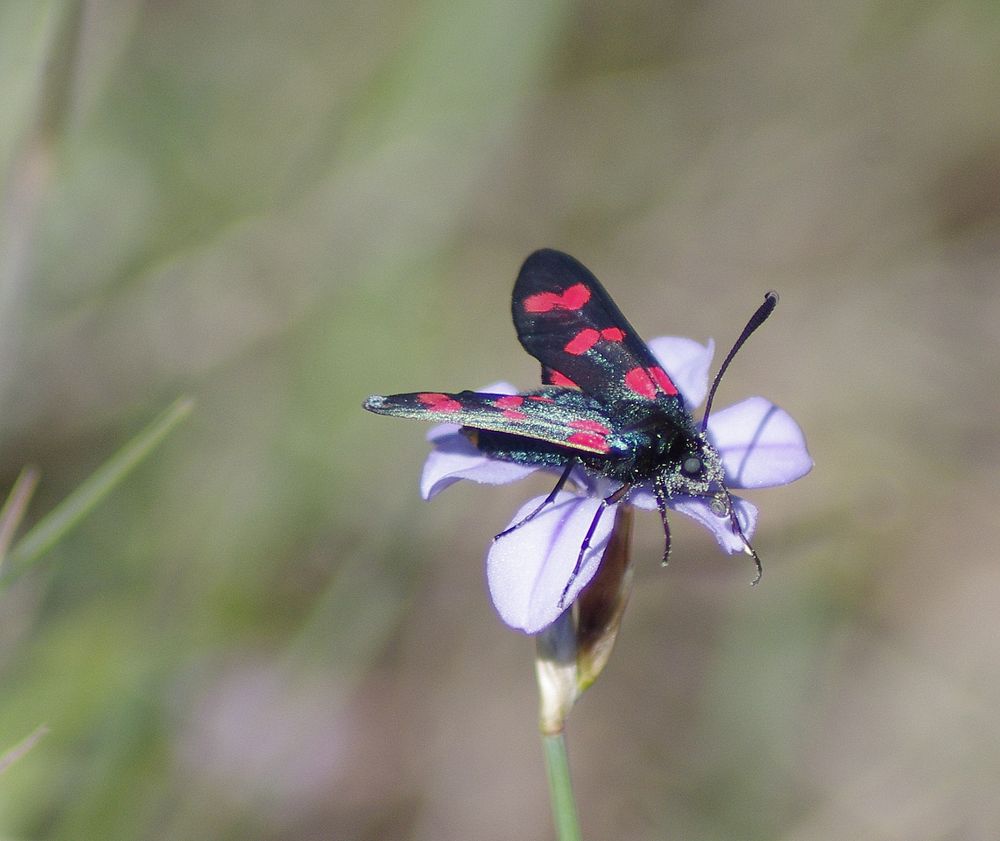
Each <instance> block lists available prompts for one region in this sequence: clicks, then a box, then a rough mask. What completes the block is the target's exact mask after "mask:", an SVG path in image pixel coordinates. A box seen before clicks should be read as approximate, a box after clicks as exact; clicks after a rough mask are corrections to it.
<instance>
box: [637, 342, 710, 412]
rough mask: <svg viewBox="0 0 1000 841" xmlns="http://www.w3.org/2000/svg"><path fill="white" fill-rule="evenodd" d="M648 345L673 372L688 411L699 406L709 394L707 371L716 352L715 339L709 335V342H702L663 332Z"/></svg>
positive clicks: (672, 377) (672, 374)
mask: <svg viewBox="0 0 1000 841" xmlns="http://www.w3.org/2000/svg"><path fill="white" fill-rule="evenodd" d="M649 349H650V350H651V351H653V356H655V357H656V359H657V360H658V361H659V363H660V365H662V366H663V370H664V371H666V372H667V373H668V374H670V379H672V380H673V381H674V385H675V386H677V390H678V391H680V393H681V394H682V395H683V397H684V402H685V403H686V404H687V408H688V411H690V410H691V409H694V408H695V407H696V406H699V405H700V404H701V402H702V401H703V400H704V399H705V395H706V394H708V372H709V368H710V367H711V365H712V357H713V356H714V355H715V342H714V341H712V340H711V339H709V340H708V344H707V345H702V344H699V343H698V342H696V341H695V340H694V339H685V338H682V337H680V336H661V337H659V338H658V339H653V340H652V341H651V342H650V343H649Z"/></svg>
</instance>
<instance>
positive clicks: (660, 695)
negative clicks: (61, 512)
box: [0, 0, 1000, 841]
mask: <svg viewBox="0 0 1000 841" xmlns="http://www.w3.org/2000/svg"><path fill="white" fill-rule="evenodd" d="M0 81H2V94H0V163H2V165H3V169H2V170H0V173H2V177H3V182H2V202H3V204H2V213H3V216H2V220H0V221H2V226H3V227H2V230H0V354H2V364H0V397H2V401H0V406H2V409H3V411H2V415H0V416H2V419H3V424H2V436H3V437H2V447H0V453H2V471H3V473H2V479H3V482H4V484H3V489H4V490H3V492H4V493H6V488H9V487H10V485H11V484H12V483H13V481H14V478H15V477H16V475H17V472H18V471H19V470H20V468H21V467H22V466H23V465H25V464H34V465H37V467H38V468H39V469H40V471H41V474H42V484H41V485H40V487H39V490H38V492H37V494H36V498H35V500H34V501H33V503H32V506H31V509H30V514H29V523H30V521H33V520H35V519H37V517H38V516H40V515H42V514H44V513H45V512H46V511H48V510H50V509H51V508H52V507H53V506H54V505H55V504H56V503H57V502H58V501H59V500H60V499H62V498H63V497H65V495H66V494H67V493H69V492H70V491H71V490H72V489H73V488H74V487H76V486H77V485H79V483H80V482H81V481H82V480H83V479H84V478H85V477H86V476H87V475H88V474H89V473H90V472H91V471H92V470H93V469H95V468H96V467H97V466H98V465H100V464H101V463H102V462H103V461H104V460H105V459H107V458H108V457H109V456H110V455H111V454H112V453H113V452H114V451H115V450H116V449H117V448H118V447H119V446H120V445H121V444H122V443H123V442H124V441H126V440H128V438H129V437H131V436H132V435H134V434H135V433H136V431H137V430H139V429H140V428H141V427H142V426H143V425H144V424H145V423H147V422H148V421H149V420H150V419H151V418H152V417H153V416H155V415H156V414H157V413H158V412H159V411H160V410H161V409H162V408H163V407H164V406H165V405H167V404H168V403H169V402H170V401H172V400H173V399H174V398H175V397H176V396H177V395H179V394H190V395H192V396H194V397H195V399H196V401H197V406H196V409H195V411H194V413H193V415H192V416H191V418H190V419H189V420H188V421H187V422H186V423H185V424H184V425H182V426H181V428H180V429H179V430H178V431H177V432H175V433H174V434H173V435H172V436H171V438H170V439H169V440H168V441H167V442H166V444H165V445H164V446H163V447H161V448H160V449H159V450H157V452H156V453H154V455H153V457H152V458H151V459H150V460H149V461H148V462H147V463H145V464H144V465H143V466H142V467H140V468H139V470H138V471H137V472H136V473H135V474H134V475H132V476H131V477H130V478H129V479H128V481H127V482H126V483H125V484H124V485H123V486H122V487H120V488H119V489H118V490H117V491H116V492H115V493H114V494H112V495H111V497H110V498H109V499H108V500H107V501H106V502H105V503H104V504H103V505H102V506H101V507H100V508H99V509H98V510H97V511H96V512H95V513H94V514H93V515H92V516H91V517H90V518H89V519H88V520H87V521H86V522H85V523H84V524H83V525H82V526H81V527H80V528H79V529H77V530H76V531H74V532H73V533H72V534H71V535H70V536H69V537H68V538H67V539H66V540H65V541H63V542H62V543H61V544H60V545H59V546H58V547H57V548H56V549H55V550H54V551H53V552H51V553H50V554H49V555H48V556H46V557H45V558H44V559H43V560H42V562H41V563H40V564H38V565H37V567H36V568H35V569H33V570H32V571H31V573H30V574H28V575H26V576H23V577H21V578H20V579H19V580H18V581H17V582H16V583H15V584H14V586H12V587H9V588H8V589H6V590H4V591H3V592H2V594H0V675H2V689H0V750H3V749H6V748H7V747H9V746H11V745H14V744H16V743H17V742H18V741H20V740H21V739H22V738H24V737H25V736H26V735H27V734H28V733H30V732H32V731H33V730H34V729H35V728H36V727H38V726H39V725H41V724H45V725H47V726H48V728H49V732H48V734H47V735H46V736H44V738H42V739H41V741H40V742H39V743H38V744H37V746H36V747H35V748H34V749H33V750H32V751H30V752H29V753H28V754H27V755H26V756H24V757H22V758H21V759H20V760H19V761H18V762H17V763H15V764H14V765H12V766H11V767H9V768H8V769H7V770H6V771H5V772H4V773H3V775H2V776H0V838H4V839H8V838H9V839H35V838H38V839H41V838H45V839H67V841H69V839H73V840H74V841H86V840H87V839H109V838H115V839H321V838H322V839H373V840H374V839H414V841H425V840H427V841H429V839H477V841H493V839H497V841H500V839H511V838H518V839H548V838H550V837H551V836H552V830H551V824H550V817H549V811H548V809H549V807H548V800H547V794H546V790H545V783H544V774H543V767H542V760H541V751H540V748H539V745H538V739H537V732H536V723H535V721H536V699H535V691H534V684H533V673H532V655H533V645H532V643H531V641H530V640H529V639H527V638H525V637H523V636H521V635H519V634H517V633H514V632H511V631H509V630H508V629H506V628H505V627H504V626H503V625H502V624H501V623H500V621H499V620H498V619H497V618H496V617H495V615H494V614H493V612H492V609H491V607H490V605H489V600H488V596H487V594H486V591H485V586H484V581H483V575H484V574H483V563H482V559H483V555H484V552H485V548H486V546H487V543H488V541H489V539H490V537H491V536H492V535H493V534H494V533H495V532H496V531H497V530H499V529H500V528H502V527H503V526H504V525H505V524H506V523H507V521H508V519H509V517H510V516H511V514H512V512H513V511H514V510H515V508H516V507H517V505H518V504H519V503H520V502H522V501H523V500H524V499H525V498H526V497H527V496H528V495H529V494H533V493H539V492H541V491H542V490H543V489H545V488H546V487H547V484H548V480H546V479H544V478H538V479H537V480H535V481H534V482H530V483H523V484H521V485H519V486H513V487H507V488H502V489H492V488H482V487H476V486H472V485H470V486H468V487H457V488H455V489H452V490H449V491H448V492H447V493H446V494H444V495H443V496H441V497H440V498H438V499H436V500H434V502H433V503H431V504H427V503H424V502H422V501H421V500H420V499H419V497H418V493H417V481H418V476H419V470H420V465H421V462H422V459H423V457H424V455H425V453H426V451H427V446H426V444H425V443H424V440H423V434H424V432H425V429H424V428H423V427H421V426H420V425H418V424H414V423H404V422H397V421H390V420H387V419H384V418H377V417H374V416H372V415H367V414H366V413H364V412H362V411H361V409H360V403H361V400H362V399H363V398H364V397H365V396H366V395H367V394H368V393H370V392H383V393H387V392H392V391H408V390H413V389H422V388H426V389H441V390H458V389H460V388H464V387H475V386H479V385H483V384H485V383H487V382H490V381H493V380H496V379H500V378H505V379H509V380H512V381H513V382H516V383H518V384H520V385H522V386H524V387H528V386H531V385H532V384H533V383H535V382H537V366H536V364H535V363H534V362H533V361H532V360H531V359H530V358H529V357H527V355H526V354H524V352H523V351H522V350H521V349H520V347H519V346H518V344H517V342H516V340H515V338H514V333H513V328H512V326H511V324H510V317H509V296H510V289H511V286H512V283H513V279H514V276H515V274H516V272H517V269H518V267H519V266H520V262H521V260H523V258H524V257H525V256H526V255H527V254H528V253H529V252H530V251H531V250H533V249H534V248H537V247H539V246H543V245H548V246H553V247H557V248H561V249H563V250H566V251H569V252H570V253H572V254H574V255H575V256H577V257H579V258H580V259H581V260H583V261H584V262H585V263H587V264H588V265H589V266H590V267H591V268H592V269H593V270H594V271H595V273H596V274H597V275H598V276H599V277H601V278H602V279H604V280H605V282H606V283H607V285H608V287H609V288H610V289H611V291H612V293H613V295H614V297H615V298H616V300H617V301H618V302H619V304H620V305H621V307H622V309H623V310H624V311H625V312H626V313H627V314H629V315H630V316H631V318H632V320H633V322H634V323H635V325H636V327H637V328H638V329H639V330H640V332H642V333H643V334H644V335H645V336H647V337H652V336H655V335H661V334H674V335H688V336H692V337H695V338H698V339H700V340H705V339H706V338H708V337H709V336H713V337H715V338H716V340H717V341H718V342H719V343H720V345H723V346H725V345H727V344H728V343H729V342H731V341H732V339H733V338H734V337H735V335H736V334H737V333H738V331H739V329H740V328H741V327H742V325H743V323H744V321H745V319H746V317H747V316H748V315H749V314H750V312H751V311H752V309H753V308H754V307H755V306H756V305H757V303H758V302H759V300H760V296H761V293H762V292H764V291H765V290H767V289H770V288H775V289H778V290H779V291H780V292H781V295H782V303H781V306H780V307H779V308H778V310H777V312H776V314H775V316H774V318H773V319H772V320H771V321H770V322H769V323H768V324H767V326H766V327H765V328H764V329H763V330H762V331H761V332H760V333H758V334H757V335H756V336H755V337H754V338H753V340H752V341H751V342H750V344H749V345H748V346H747V348H746V349H745V351H744V352H743V353H742V355H741V357H740V359H738V361H737V362H736V364H735V365H734V367H733V368H732V369H731V373H730V374H729V375H728V378H727V379H728V381H727V382H726V384H725V385H724V386H723V388H722V391H721V392H720V395H719V404H718V405H719V406H720V407H721V406H723V405H726V404H727V403H729V402H732V401H734V400H736V399H739V398H742V397H745V396H748V395H751V394H763V395H765V396H767V397H770V398H771V399H773V400H775V401H776V402H778V403H779V404H780V405H782V406H783V407H785V408H787V409H788V410H789V411H790V412H791V413H792V414H793V415H794V416H795V417H796V418H797V419H798V420H799V421H800V423H801V424H802V426H803V428H804V429H805V431H806V434H807V437H808V440H809V443H810V447H811V450H812V453H813V456H814V458H815V460H816V468H815V469H814V471H813V473H812V474H811V475H810V476H809V477H807V478H806V479H804V480H803V481H801V482H800V483H797V484H796V485H794V486H791V487H789V488H781V489H776V490H772V491H764V492H760V493H759V494H751V497H752V498H753V499H754V500H755V501H756V502H758V503H759V504H760V506H761V509H762V518H761V526H760V529H759V531H758V535H757V538H756V540H755V543H756V546H757V549H758V551H759V552H760V554H761V555H762V557H763V558H764V563H765V577H764V580H763V582H762V584H761V586H759V587H757V588H755V589H754V590H751V589H750V588H749V587H748V584H749V581H750V580H751V577H752V569H751V567H750V565H749V563H748V562H747V560H746V559H745V558H730V557H728V556H723V555H720V554H719V553H718V552H717V551H716V548H715V546H714V544H713V543H712V542H711V539H710V538H709V537H708V536H706V535H705V534H703V533H702V532H701V531H700V530H699V529H698V528H697V527H696V526H693V525H689V524H688V523H682V522H679V521H677V520H678V519H679V518H675V523H674V554H673V561H672V564H671V567H670V568H669V569H668V570H666V571H663V570H661V569H660V568H659V564H658V558H659V551H660V546H661V542H660V541H661V540H662V535H661V532H660V527H659V524H658V522H657V518H656V517H655V516H651V515H650V516H642V517H639V518H638V524H637V536H636V568H637V578H638V580H637V587H636V591H635V594H634V597H633V600H632V604H631V605H630V606H629V610H628V613H627V615H626V618H625V624H624V628H623V631H622V635H621V637H620V641H619V647H618V650H617V652H616V653H615V656H614V658H613V659H612V662H611V664H610V666H609V668H608V671H607V672H606V673H605V675H604V677H603V678H602V679H601V681H599V682H598V684H597V685H596V686H595V687H594V688H593V689H592V690H591V692H590V693H589V694H588V695H587V696H586V697H585V698H584V700H583V701H582V703H581V704H580V705H579V706H578V708H577V709H576V711H575V712H574V715H573V718H572V720H571V729H570V740H571V745H570V748H571V760H572V763H573V768H574V774H575V783H576V787H577V794H578V798H579V801H580V809H581V817H582V822H583V825H584V827H585V834H586V837H588V838H593V839H598V838H604V839H625V841H633V839H634V841H645V839H661V838H683V839H687V841H709V839H720V840H721V839H740V841H756V839H761V841H763V839H768V841H771V839H797V841H800V840H801V839H816V841H827V839H830V840H831V841H832V839H837V840H838V841H841V839H872V841H882V839H899V841H904V840H905V841H913V839H955V840H956V841H958V839H963V841H965V840H967V839H973V841H977V839H983V840H984V841H987V839H989V841H995V839H996V838H997V837H998V836H1000V803H998V800H997V797H996V792H997V790H998V788H1000V732H998V731H1000V721H998V714H997V709H998V708H1000V595H998V594H1000V565H998V563H997V560H998V558H997V555H998V550H997V540H996V538H995V536H994V533H995V521H996V519H997V515H996V511H995V509H996V504H997V499H998V489H1000V488H998V485H1000V480H998V471H997V455H998V451H1000V424H998V420H997V418H998V409H1000V398H998V394H997V382H998V377H1000V364H998V360H1000V289H998V283H997V269H998V265H1000V108H998V107H997V103H998V102H1000V6H998V5H997V4H996V3H992V2H982V0H962V1H961V2H926V3H902V4H900V3H891V2H884V1H883V2H874V1H873V0H847V2H842V3H832V4H831V3H823V2H805V3H791V2H780V0H761V2H756V3H743V2H734V0H705V1H704V2H683V0H678V1H677V2H660V3H657V2H650V0H626V2H623V3H617V4H609V3H605V2H600V1H599V0H578V1H577V2H569V0H563V1H562V2H552V0H533V1H532V2H520V0H516V1H515V2H511V3H506V4H501V3H489V2H477V1H476V0H461V1H460V2H443V0H373V1H372V2H369V3H364V4H360V3H344V2H333V3H331V2H320V1H319V0H313V2H310V0H294V1H293V2H286V3H263V2H251V3H246V2H233V1H232V0H221V2H213V3H196V2H190V1H189V0H174V2H165V0H161V1H160V2H153V0H149V2H145V3H138V2H129V0H117V2H108V1H107V0H103V1H101V2H99V1H98V0H95V2H87V3H82V4H75V3H68V2H67V3H56V2H41V0H37V2H32V1H31V0H20V2H19V0H8V2H3V3H0Z"/></svg>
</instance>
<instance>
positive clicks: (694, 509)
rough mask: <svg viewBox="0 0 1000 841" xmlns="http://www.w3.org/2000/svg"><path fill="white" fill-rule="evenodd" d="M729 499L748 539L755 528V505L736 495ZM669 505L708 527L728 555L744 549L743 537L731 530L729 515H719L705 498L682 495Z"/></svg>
mask: <svg viewBox="0 0 1000 841" xmlns="http://www.w3.org/2000/svg"><path fill="white" fill-rule="evenodd" d="M731 499H732V501H733V508H735V509H736V517H737V519H739V521H740V528H741V529H743V534H744V535H745V536H746V539H747V540H749V539H750V538H751V537H753V533H754V529H756V528H757V506H756V505H754V504H753V503H752V502H748V501H747V500H745V499H742V498H741V497H738V496H734V497H731ZM670 507H671V508H672V509H673V510H674V511H679V512H680V513H681V514H684V515H686V516H688V517H690V518H691V519H692V520H694V521H696V522H697V523H699V524H700V525H702V526H704V527H705V528H706V529H708V531H710V532H711V533H712V537H714V538H715V539H716V541H718V544H719V546H721V547H722V548H723V549H724V550H725V551H726V552H728V553H729V554H730V555H732V554H735V553H736V552H743V551H745V549H746V547H745V545H744V543H743V539H742V538H741V537H740V536H739V535H738V534H736V532H735V531H733V524H732V522H731V521H730V519H729V515H728V514H727V515H726V516H724V517H720V516H719V515H718V514H716V513H715V512H714V511H713V510H712V508H711V506H710V505H709V503H708V501H707V500H705V499H703V498H701V497H683V498H681V499H675V500H673V501H671V503H670Z"/></svg>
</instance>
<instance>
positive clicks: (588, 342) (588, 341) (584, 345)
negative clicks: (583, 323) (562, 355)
mask: <svg viewBox="0 0 1000 841" xmlns="http://www.w3.org/2000/svg"><path fill="white" fill-rule="evenodd" d="M600 338H601V334H600V333H598V332H597V331H596V330H595V329H594V328H593V327H585V328H584V329H583V330H581V331H580V332H579V333H577V334H576V335H575V336H574V337H573V338H572V339H570V340H569V341H568V342H567V343H566V347H564V348H563V350H564V351H566V353H571V354H573V356H581V355H582V354H584V353H586V352H587V351H588V350H590V349H591V348H592V347H593V346H594V345H596V344H597V342H598V341H599V340H600Z"/></svg>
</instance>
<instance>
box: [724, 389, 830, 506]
mask: <svg viewBox="0 0 1000 841" xmlns="http://www.w3.org/2000/svg"><path fill="white" fill-rule="evenodd" d="M708 432H709V435H710V437H711V439H712V441H713V442H714V443H715V446H716V448H717V449H718V451H719V455H720V456H722V465H723V467H724V468H725V471H726V483H727V484H728V485H729V487H731V488H769V487H774V486H775V485H786V484H788V483H789V482H793V481H795V480H796V479H798V478H799V477H801V476H804V475H805V474H806V473H808V472H809V470H810V469H811V468H812V466H813V461H812V458H811V457H810V456H809V451H808V450H807V449H806V441H805V437H804V436H803V435H802V430H801V429H799V425H798V424H797V423H796V422H795V421H794V420H792V417H791V415H789V414H788V413H787V412H786V411H784V409H779V408H778V407H777V406H775V405H774V404H773V403H772V402H771V401H770V400H765V399H764V398H763V397H748V398H747V399H746V400H742V401H740V402H739V403H736V404H735V405H733V406H729V407H727V408H725V409H722V410H720V411H718V412H716V413H714V414H713V415H712V416H711V417H710V418H709V419H708Z"/></svg>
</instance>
